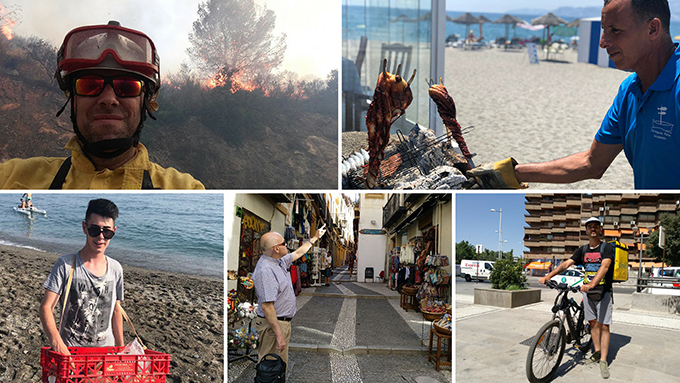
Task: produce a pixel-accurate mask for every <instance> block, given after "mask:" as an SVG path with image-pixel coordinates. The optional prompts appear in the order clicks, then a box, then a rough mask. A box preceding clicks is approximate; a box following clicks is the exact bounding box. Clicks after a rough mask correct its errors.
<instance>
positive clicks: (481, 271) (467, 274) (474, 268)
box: [460, 259, 494, 282]
mask: <svg viewBox="0 0 680 383" xmlns="http://www.w3.org/2000/svg"><path fill="white" fill-rule="evenodd" d="M493 264H494V262H493V261H472V260H467V259H463V260H462V261H460V275H461V277H463V278H465V280H466V281H468V282H470V281H472V280H473V279H477V280H480V281H483V280H485V279H487V280H488V279H489V276H490V275H491V270H493Z"/></svg>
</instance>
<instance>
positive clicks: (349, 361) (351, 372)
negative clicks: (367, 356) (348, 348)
mask: <svg viewBox="0 0 680 383" xmlns="http://www.w3.org/2000/svg"><path fill="white" fill-rule="evenodd" d="M329 359H330V361H331V374H332V377H333V383H363V380H361V371H360V370H359V362H358V360H357V356H356V355H340V354H336V353H333V354H330V355H329Z"/></svg>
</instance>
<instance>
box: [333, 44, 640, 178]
mask: <svg viewBox="0 0 680 383" xmlns="http://www.w3.org/2000/svg"><path fill="white" fill-rule="evenodd" d="M445 54H446V64H445V78H444V85H445V86H446V88H447V89H448V91H449V93H450V95H451V97H452V98H453V100H454V102H455V103H456V109H457V118H458V122H459V123H460V125H461V126H462V127H463V128H464V129H465V128H466V127H469V126H474V130H472V131H471V132H469V133H466V134H465V135H464V138H465V141H466V143H467V146H468V148H469V149H470V151H471V152H472V153H476V156H475V157H474V158H473V161H474V163H475V164H476V165H480V164H483V163H489V162H496V161H499V160H502V159H505V158H507V157H514V158H515V159H516V160H517V161H518V162H519V163H529V162H543V161H549V160H554V159H557V158H561V157H565V156H568V155H570V154H573V153H577V152H581V151H584V150H587V149H588V148H590V145H591V144H592V142H593V138H594V136H595V133H596V132H597V130H598V128H599V127H600V124H601V123H602V119H603V118H604V116H605V114H606V113H607V110H608V109H609V107H610V106H611V103H612V101H613V100H614V96H616V93H617V92H618V87H619V85H620V83H621V81H623V80H624V79H625V78H626V77H627V76H628V75H629V73H628V72H624V71H620V70H618V69H614V68H602V67H599V66H596V65H592V64H585V63H579V62H577V59H578V57H577V56H578V55H577V51H576V50H567V51H565V52H564V53H563V54H560V55H557V57H556V60H555V61H544V60H541V61H540V63H539V64H538V65H536V64H530V63H529V59H528V56H527V53H526V50H524V49H522V50H514V51H506V50H503V49H481V50H463V49H456V48H446V49H445ZM539 57H540V58H543V57H544V55H543V54H542V53H539ZM415 101H416V100H414V103H415ZM420 104H422V100H418V103H417V104H415V105H420ZM430 104H431V105H432V107H434V103H430ZM413 105H414V104H412V106H413ZM419 108H422V106H419ZM407 113H408V112H407ZM350 136H352V137H350ZM342 137H343V138H342V140H343V147H342V153H343V155H347V154H348V153H352V152H354V150H357V149H358V146H359V144H360V142H358V140H359V138H360V137H359V136H358V135H356V134H354V133H348V132H345V133H343V135H342ZM361 146H363V147H367V143H364V144H363V145H361ZM633 187H634V186H633V171H632V169H631V167H630V165H629V164H628V160H627V159H626V157H625V155H624V154H623V152H621V153H620V154H619V155H618V157H617V158H616V159H615V160H614V162H613V163H612V165H611V166H610V167H609V169H608V170H607V172H606V173H605V174H604V176H603V177H602V179H600V180H586V181H581V182H576V183H572V184H538V183H535V184H530V189H531V190H542V189H569V190H627V189H633Z"/></svg>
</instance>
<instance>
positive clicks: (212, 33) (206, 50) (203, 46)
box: [187, 0, 286, 83]
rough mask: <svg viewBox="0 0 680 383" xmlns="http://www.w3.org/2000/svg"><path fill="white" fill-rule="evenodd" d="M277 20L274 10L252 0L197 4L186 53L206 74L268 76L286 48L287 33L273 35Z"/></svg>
mask: <svg viewBox="0 0 680 383" xmlns="http://www.w3.org/2000/svg"><path fill="white" fill-rule="evenodd" d="M275 21H276V15H275V14H274V11H272V10H269V9H267V8H266V7H261V6H259V5H257V4H255V2H254V1H253V0H209V1H208V2H206V3H202V4H199V6H198V20H196V21H194V25H193V29H192V31H191V32H190V33H189V42H190V43H191V47H190V48H188V49H187V53H188V54H189V56H190V57H191V59H192V61H193V63H194V64H195V65H196V67H197V69H198V70H199V72H200V73H201V74H202V75H203V76H205V77H206V78H213V77H214V76H215V75H216V74H218V73H219V74H220V76H221V77H222V80H224V79H225V77H226V79H227V80H229V79H232V78H237V79H239V80H240V81H241V82H251V83H252V82H254V81H255V80H257V79H263V78H266V77H267V76H268V75H269V74H270V73H271V71H272V70H273V69H275V68H277V67H278V66H279V65H281V62H282V61H283V55H284V53H285V51H286V35H285V34H282V35H280V36H278V37H277V36H275V35H274V24H275Z"/></svg>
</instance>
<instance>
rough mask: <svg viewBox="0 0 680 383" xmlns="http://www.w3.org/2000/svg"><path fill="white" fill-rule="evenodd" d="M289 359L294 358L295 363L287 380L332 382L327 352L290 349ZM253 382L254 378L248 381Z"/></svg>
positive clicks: (293, 381)
mask: <svg viewBox="0 0 680 383" xmlns="http://www.w3.org/2000/svg"><path fill="white" fill-rule="evenodd" d="M288 360H294V361H295V363H294V364H293V365H292V366H291V368H290V370H289V371H288V374H287V375H288V379H286V382H290V383H323V382H328V383H330V382H332V378H331V362H330V359H329V357H328V355H327V354H317V353H315V352H306V351H290V352H289V353H288ZM252 382H253V380H250V381H248V383H252Z"/></svg>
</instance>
